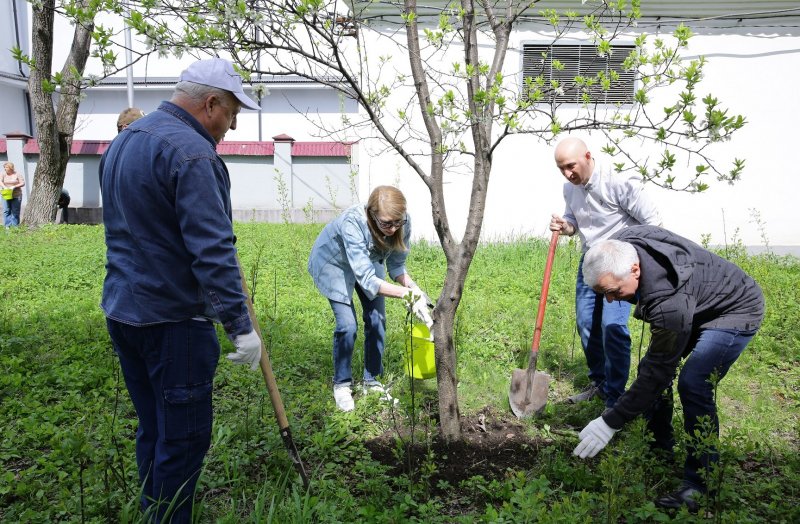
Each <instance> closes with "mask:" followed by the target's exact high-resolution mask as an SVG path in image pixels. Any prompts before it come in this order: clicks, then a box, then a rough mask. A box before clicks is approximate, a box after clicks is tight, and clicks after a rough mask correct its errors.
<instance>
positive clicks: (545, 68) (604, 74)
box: [522, 44, 636, 104]
mask: <svg viewBox="0 0 800 524" xmlns="http://www.w3.org/2000/svg"><path fill="white" fill-rule="evenodd" d="M633 49H634V46H633V45H612V46H611V53H609V54H608V56H598V55H597V48H596V47H595V46H593V45H538V44H526V45H523V47H522V54H523V56H522V80H523V82H522V86H523V88H522V98H523V99H524V100H528V101H530V102H534V103H538V102H544V103H552V102H555V103H567V104H569V103H576V104H583V103H590V104H633V95H634V82H635V79H636V75H635V71H624V70H623V69H622V62H623V61H625V59H626V58H627V57H628V55H629V54H630V52H631V51H632V50H633ZM561 66H563V67H561Z"/></svg>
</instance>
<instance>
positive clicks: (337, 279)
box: [308, 186, 433, 411]
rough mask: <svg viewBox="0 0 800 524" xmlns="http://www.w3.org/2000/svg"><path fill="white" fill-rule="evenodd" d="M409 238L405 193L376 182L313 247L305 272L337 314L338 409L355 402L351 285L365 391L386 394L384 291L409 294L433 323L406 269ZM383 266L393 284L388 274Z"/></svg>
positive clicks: (418, 311)
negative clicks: (360, 334)
mask: <svg viewBox="0 0 800 524" xmlns="http://www.w3.org/2000/svg"><path fill="white" fill-rule="evenodd" d="M410 238H411V221H410V219H409V216H408V214H407V213H406V199H405V197H404V196H403V193H402V192H401V191H400V190H399V189H397V188H395V187H392V186H378V187H376V188H375V189H374V190H373V191H372V194H371V195H370V196H369V200H368V201H367V205H366V206H364V205H362V204H357V205H354V206H352V207H350V208H348V209H347V210H345V211H344V212H343V213H342V214H341V215H339V216H338V217H337V218H336V219H335V220H333V221H332V222H331V223H329V224H328V225H327V226H325V228H324V229H323V230H322V232H321V233H320V234H319V237H317V240H316V242H314V247H313V248H312V249H311V256H310V257H309V259H308V272H309V273H310V274H311V277H312V278H313V279H314V284H315V285H316V286H317V289H319V291H320V293H322V294H323V295H324V296H325V297H326V298H327V299H328V301H329V302H330V305H331V309H332V310H333V315H334V317H335V319H336V327H335V329H334V332H333V369H334V371H333V397H334V399H335V400H336V406H337V407H338V408H339V409H340V410H342V411H351V410H352V409H353V407H354V403H353V396H352V393H351V391H350V387H351V385H352V382H353V374H352V370H351V369H350V367H351V362H352V359H353V349H354V347H355V341H356V335H357V332H358V322H357V320H356V310H355V306H354V305H353V291H354V290H355V292H356V294H357V295H358V299H359V300H360V301H361V306H362V308H363V317H362V320H363V321H364V391H365V392H367V391H370V390H377V391H379V392H381V393H383V394H385V395H386V392H385V391H384V390H383V388H382V386H381V384H380V383H379V382H378V381H377V377H378V376H380V375H381V374H382V373H383V349H384V339H385V334H386V304H385V300H384V297H392V298H402V297H404V296H407V295H409V294H410V296H411V297H412V311H413V312H414V313H415V315H417V317H419V318H420V320H421V321H423V322H425V323H426V324H428V326H429V327H430V326H431V325H432V324H433V321H432V320H431V317H430V312H429V311H428V303H429V302H430V301H429V299H428V297H427V296H426V295H425V293H423V292H422V290H420V288H419V286H417V285H416V284H415V283H414V281H413V280H411V276H410V275H409V274H408V272H407V271H406V266H405V263H406V257H407V256H408V249H409V248H408V246H409V240H410ZM384 266H385V267H384ZM387 270H388V272H389V276H390V277H391V278H392V280H394V281H395V282H397V284H392V283H390V282H388V281H387V280H386V271H387ZM398 284H399V285H398ZM386 396H387V398H388V395H386Z"/></svg>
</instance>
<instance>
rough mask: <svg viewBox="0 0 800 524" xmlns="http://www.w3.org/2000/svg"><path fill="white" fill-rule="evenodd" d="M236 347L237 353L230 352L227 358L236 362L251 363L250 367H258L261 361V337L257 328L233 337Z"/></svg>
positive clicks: (232, 340)
mask: <svg viewBox="0 0 800 524" xmlns="http://www.w3.org/2000/svg"><path fill="white" fill-rule="evenodd" d="M231 342H233V346H234V347H235V348H236V352H235V353H228V354H227V358H228V360H230V361H231V362H233V363H234V364H250V369H257V368H258V363H259V361H261V339H260V338H258V333H256V331H255V330H253V331H251V332H250V333H246V334H244V335H236V336H235V337H233V339H231Z"/></svg>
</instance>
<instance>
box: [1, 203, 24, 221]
mask: <svg viewBox="0 0 800 524" xmlns="http://www.w3.org/2000/svg"><path fill="white" fill-rule="evenodd" d="M21 209H22V199H21V198H12V199H11V200H5V199H3V225H4V226H6V227H14V226H18V225H19V215H20V210H21Z"/></svg>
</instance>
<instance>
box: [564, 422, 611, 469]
mask: <svg viewBox="0 0 800 524" xmlns="http://www.w3.org/2000/svg"><path fill="white" fill-rule="evenodd" d="M617 431H619V430H618V429H614V428H612V427H611V426H609V425H608V424H606V421H605V420H603V417H597V418H596V419H594V420H593V421H591V422H589V423H588V424H586V427H585V428H583V431H581V432H580V434H579V435H578V438H579V439H581V443H580V444H578V445H577V447H576V448H575V450H574V451H573V452H572V454H573V455H577V456H578V457H580V458H582V459H585V458H586V457H594V456H595V455H597V454H598V453H599V452H600V450H601V449H603V448H604V447H606V446H607V445H608V442H609V441H610V440H611V437H613V436H614V433H616V432H617Z"/></svg>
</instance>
